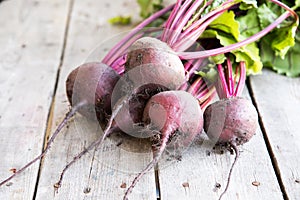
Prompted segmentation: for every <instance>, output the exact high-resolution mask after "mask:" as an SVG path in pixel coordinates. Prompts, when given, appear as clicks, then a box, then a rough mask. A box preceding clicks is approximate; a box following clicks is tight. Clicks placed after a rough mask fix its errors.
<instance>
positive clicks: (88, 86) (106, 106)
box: [66, 62, 120, 122]
mask: <svg viewBox="0 0 300 200" xmlns="http://www.w3.org/2000/svg"><path fill="white" fill-rule="evenodd" d="M119 78H120V76H119V75H118V74H117V73H116V72H115V71H114V70H113V69H112V68H110V67H108V66H107V65H105V64H103V63H97V62H93V63H85V64H84V65H81V66H79V67H77V68H76V69H74V70H73V71H72V72H71V73H70V74H69V76H68V78H67V81H66V92H67V97H68V100H69V102H70V104H71V105H72V106H74V105H76V104H78V103H80V102H83V101H85V102H86V104H85V105H84V106H82V107H81V108H79V109H78V112H79V113H80V114H82V115H84V116H85V117H87V118H89V119H98V120H99V121H101V122H104V120H105V119H107V118H108V116H109V115H110V114H111V95H112V92H113V89H114V87H115V85H116V83H117V81H118V80H119Z"/></svg>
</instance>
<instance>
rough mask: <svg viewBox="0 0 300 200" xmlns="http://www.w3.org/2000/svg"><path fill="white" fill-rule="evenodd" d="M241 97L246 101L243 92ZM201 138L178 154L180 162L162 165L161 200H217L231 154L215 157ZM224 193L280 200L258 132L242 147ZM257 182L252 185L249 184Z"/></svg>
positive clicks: (278, 189) (225, 178) (231, 159)
mask: <svg viewBox="0 0 300 200" xmlns="http://www.w3.org/2000/svg"><path fill="white" fill-rule="evenodd" d="M244 95H245V96H246V97H247V98H248V99H249V94H248V93H247V90H245V91H244ZM213 146H214V144H213V143H212V142H210V141H209V140H208V138H207V136H206V135H205V133H204V132H203V133H202V136H201V137H199V139H198V140H196V141H195V143H194V144H193V145H192V146H191V147H190V148H189V149H188V150H187V151H186V152H185V153H184V154H183V155H182V160H181V161H177V162H175V163H173V164H169V165H167V163H166V162H164V163H162V164H161V165H163V166H162V167H160V170H159V183H160V189H161V196H162V199H175V198H176V199H186V200H194V199H212V200H214V199H218V198H219V196H220V194H221V193H222V192H223V190H224V187H225V186H226V183H227V176H228V173H229V169H230V166H231V164H232V162H233V160H234V155H231V154H230V153H229V152H225V153H224V154H219V153H217V152H216V151H214V150H213V149H212V148H213ZM239 150H240V152H241V153H240V158H239V159H238V161H237V164H236V166H235V168H234V169H233V174H232V177H231V183H230V185H229V189H228V192H227V193H226V194H225V195H224V197H223V198H222V199H283V197H282V194H281V191H280V187H279V184H278V182H277V179H276V176H275V173H274V170H273V167H272V163H271V160H270V157H269V155H268V151H267V148H266V146H265V144H264V140H263V137H262V133H261V130H260V129H258V130H257V132H256V135H254V136H253V138H252V139H251V140H250V141H249V142H248V143H246V144H244V145H243V146H239ZM255 181H256V182H259V186H254V185H255V184H254V185H253V182H255Z"/></svg>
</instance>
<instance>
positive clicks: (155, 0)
mask: <svg viewBox="0 0 300 200" xmlns="http://www.w3.org/2000/svg"><path fill="white" fill-rule="evenodd" d="M137 2H138V4H139V6H140V9H141V11H140V15H141V17H142V18H147V17H149V16H150V15H151V14H153V13H154V12H156V11H158V10H160V9H162V8H163V5H162V2H163V0H137Z"/></svg>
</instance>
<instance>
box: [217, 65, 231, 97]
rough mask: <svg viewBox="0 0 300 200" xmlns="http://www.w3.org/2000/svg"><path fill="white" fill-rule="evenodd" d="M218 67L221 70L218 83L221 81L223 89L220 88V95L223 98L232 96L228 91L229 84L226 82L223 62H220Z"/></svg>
mask: <svg viewBox="0 0 300 200" xmlns="http://www.w3.org/2000/svg"><path fill="white" fill-rule="evenodd" d="M217 68H218V72H219V81H217V83H219V84H220V86H221V90H218V95H219V97H220V98H221V99H222V98H228V97H230V94H229V91H228V85H227V82H226V78H225V74H224V71H223V67H222V65H221V64H218V66H217Z"/></svg>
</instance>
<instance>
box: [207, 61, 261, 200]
mask: <svg viewBox="0 0 300 200" xmlns="http://www.w3.org/2000/svg"><path fill="white" fill-rule="evenodd" d="M217 69H218V72H219V73H218V75H219V76H218V79H217V81H216V83H215V86H216V90H217V93H218V96H219V97H220V98H221V100H219V101H217V102H215V103H213V104H211V105H209V106H208V107H207V108H206V110H205V111H204V121H205V122H204V130H205V132H206V134H207V135H208V137H209V138H210V139H211V140H213V141H214V142H215V143H216V145H220V146H221V147H224V146H225V147H227V148H228V147H229V148H231V149H233V150H234V152H235V159H234V162H233V163H232V165H231V168H230V170H229V175H228V179H227V185H226V187H225V189H224V191H223V193H222V194H221V195H220V198H219V199H221V198H222V197H223V195H224V194H225V193H226V192H227V190H228V187H229V183H230V178H231V174H232V170H233V168H234V166H235V164H236V162H237V159H238V157H239V150H238V149H237V146H238V145H241V144H244V143H245V142H248V141H249V140H250V139H251V137H252V136H253V135H254V134H255V131H256V129H257V125H258V114H257V112H256V109H255V107H254V106H253V104H252V103H251V102H250V101H249V100H247V99H245V98H242V97H238V95H240V94H241V93H242V90H243V88H244V85H245V80H246V65H245V62H241V63H240V64H239V65H238V66H237V67H236V70H235V73H234V75H233V69H232V64H231V62H230V59H229V58H227V62H226V65H225V66H222V65H221V64H218V67H217ZM236 80H238V81H237V84H236Z"/></svg>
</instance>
